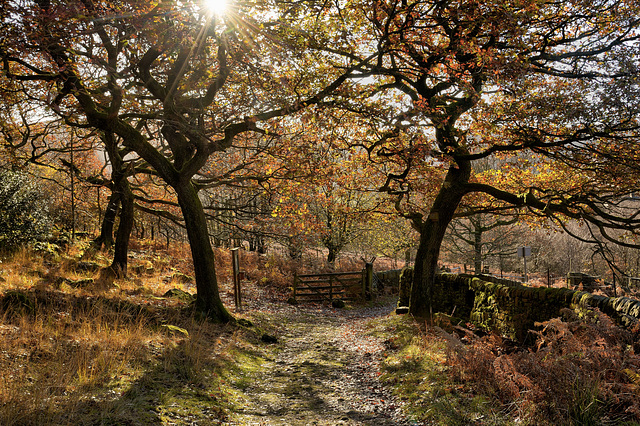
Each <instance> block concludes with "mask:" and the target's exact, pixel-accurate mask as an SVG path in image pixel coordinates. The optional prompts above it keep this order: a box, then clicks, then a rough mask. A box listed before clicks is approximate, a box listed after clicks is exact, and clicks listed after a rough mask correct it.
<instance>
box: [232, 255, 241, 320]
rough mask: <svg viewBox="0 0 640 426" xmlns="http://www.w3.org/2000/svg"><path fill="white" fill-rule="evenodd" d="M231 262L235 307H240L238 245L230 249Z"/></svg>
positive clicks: (238, 308)
mask: <svg viewBox="0 0 640 426" xmlns="http://www.w3.org/2000/svg"><path fill="white" fill-rule="evenodd" d="M231 264H232V265H233V296H234V299H235V304H236V309H237V310H240V309H242V295H241V293H240V260H239V257H238V247H236V248H234V249H231Z"/></svg>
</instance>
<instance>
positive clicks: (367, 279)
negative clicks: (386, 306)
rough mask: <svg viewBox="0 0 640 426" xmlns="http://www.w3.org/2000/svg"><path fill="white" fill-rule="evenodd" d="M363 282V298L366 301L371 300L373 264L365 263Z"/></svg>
mask: <svg viewBox="0 0 640 426" xmlns="http://www.w3.org/2000/svg"><path fill="white" fill-rule="evenodd" d="M363 278H364V280H363V287H364V288H363V290H364V291H363V293H364V294H363V296H364V297H365V299H367V300H371V299H373V263H369V262H367V263H365V266H364V277H363Z"/></svg>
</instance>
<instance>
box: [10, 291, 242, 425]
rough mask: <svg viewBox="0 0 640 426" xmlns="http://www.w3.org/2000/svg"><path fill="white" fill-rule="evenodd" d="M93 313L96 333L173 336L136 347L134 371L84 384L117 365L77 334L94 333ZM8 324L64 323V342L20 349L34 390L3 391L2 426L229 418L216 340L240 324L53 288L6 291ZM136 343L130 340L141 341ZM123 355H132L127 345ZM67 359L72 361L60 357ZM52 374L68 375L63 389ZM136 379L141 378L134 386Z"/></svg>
mask: <svg viewBox="0 0 640 426" xmlns="http://www.w3.org/2000/svg"><path fill="white" fill-rule="evenodd" d="M83 315H84V317H83ZM92 315H96V316H98V317H99V319H100V322H99V323H96V324H94V325H93V326H95V327H108V326H109V325H110V324H111V325H112V326H113V327H114V328H115V327H126V326H127V324H130V325H131V326H132V327H143V328H144V329H145V330H148V331H149V332H150V333H149V335H156V336H157V335H158V334H160V335H161V336H164V338H163V339H161V340H157V341H155V340H151V339H150V340H149V341H146V342H134V341H132V342H131V345H132V349H131V351H132V352H131V353H130V354H129V355H131V357H132V359H130V360H129V361H127V360H126V359H125V361H122V362H132V363H133V364H135V366H134V368H127V367H126V366H122V365H120V366H119V365H117V362H119V361H115V364H114V365H115V367H116V368H115V370H113V371H115V372H116V373H118V375H117V376H114V374H113V373H109V372H108V371H107V373H105V374H104V375H100V374H99V373H95V374H96V377H95V378H94V380H90V381H87V380H85V383H84V384H82V383H80V382H81V380H79V379H78V376H79V375H81V374H85V373H86V374H91V368H94V371H95V370H96V369H97V368H99V366H100V363H103V364H105V363H106V364H108V363H110V362H114V360H113V359H106V358H108V357H109V353H106V354H105V352H104V351H103V348H101V346H100V345H101V342H99V341H96V342H90V341H86V342H85V341H83V340H82V336H81V335H80V336H79V337H78V336H77V335H76V334H74V332H75V331H77V330H76V329H77V328H78V327H83V326H84V327H91V326H92V325H91V320H92ZM0 318H1V319H2V321H1V323H2V324H3V325H5V326H8V325H7V324H13V327H14V328H15V329H20V328H23V329H28V328H30V327H33V329H34V330H35V329H37V327H38V323H42V322H47V321H54V322H55V321H56V319H58V318H64V319H65V320H61V321H59V322H56V323H55V324H56V327H57V324H59V327H60V330H59V335H58V329H57V328H56V329H55V330H56V336H52V337H51V340H52V341H53V340H54V339H55V343H52V344H51V347H48V348H45V349H43V348H42V347H38V346H42V345H41V344H40V343H37V342H36V343H34V345H33V347H31V348H29V347H25V348H21V349H20V350H21V351H22V352H24V353H25V360H24V361H25V364H28V366H27V367H26V368H23V371H24V380H25V382H24V385H25V386H24V389H22V390H20V391H19V392H15V394H13V395H7V394H5V395H2V392H1V391H0V411H4V413H2V414H0V423H2V424H7V425H162V424H167V422H169V423H174V424H194V423H197V424H199V425H207V424H221V422H224V421H226V418H227V414H226V413H225V409H224V407H225V403H224V398H223V393H222V390H221V388H220V381H219V378H218V377H217V375H216V371H217V369H218V368H219V367H220V363H219V360H217V359H216V356H215V351H216V345H217V343H216V342H219V341H220V340H221V339H222V340H224V339H227V340H229V337H230V336H231V335H232V334H233V332H234V330H236V329H237V326H235V325H217V324H211V323H208V322H206V321H199V320H197V319H195V318H194V313H193V310H192V309H190V308H185V307H184V305H177V306H170V307H161V308H157V307H154V308H150V307H148V306H142V305H140V304H137V303H134V302H131V301H128V300H123V299H118V298H117V297H116V298H109V297H106V296H102V295H99V296H78V295H70V294H67V293H62V292H59V291H55V290H49V289H45V290H43V289H29V290H25V291H18V290H15V291H10V292H6V293H5V295H4V297H2V298H0ZM74 321H79V322H82V324H81V325H78V324H77V323H76V322H74ZM169 326H171V327H169ZM187 330H188V331H187ZM187 333H189V334H188V335H187ZM137 337H138V336H130V338H131V339H132V340H135V339H136V338H137ZM142 337H143V338H144V334H143V335H142ZM122 350H123V351H124V350H127V349H126V346H123V349H122ZM60 353H64V354H65V355H66V356H67V357H68V359H67V360H66V361H65V359H61V358H60ZM115 355H116V357H117V356H118V355H120V354H115ZM133 357H135V359H134V358H133ZM82 362H86V363H87V365H89V364H91V366H90V367H87V368H84V369H83V370H82V371H81V367H86V366H84V365H81V364H82ZM52 363H57V364H59V365H52ZM46 369H48V371H49V372H48V373H47V372H45V370H46ZM52 369H53V370H56V369H57V370H58V371H57V374H58V375H59V376H61V377H62V376H67V377H66V380H60V379H58V384H57V385H56V384H52V381H47V379H46V377H42V376H43V375H44V374H48V375H52V374H54V373H52V372H51V370H52ZM39 370H42V371H39ZM140 371H142V374H141V375H140V374H139V372H140ZM41 373H42V374H41ZM129 375H135V378H134V379H133V380H130V379H129V377H130V376H129ZM21 394H22V397H21ZM8 404H10V405H11V407H10V409H9V407H8Z"/></svg>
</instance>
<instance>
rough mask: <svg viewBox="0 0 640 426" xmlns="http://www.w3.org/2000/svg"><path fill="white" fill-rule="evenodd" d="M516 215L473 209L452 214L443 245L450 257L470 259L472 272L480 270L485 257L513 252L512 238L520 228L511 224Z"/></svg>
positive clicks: (511, 253)
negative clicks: (457, 215)
mask: <svg viewBox="0 0 640 426" xmlns="http://www.w3.org/2000/svg"><path fill="white" fill-rule="evenodd" d="M517 220H518V218H517V217H502V216H500V215H496V214H487V213H484V214H483V213H477V214H473V215H470V216H468V217H461V218H456V219H454V220H453V221H452V222H451V225H450V226H449V229H448V230H447V234H446V235H445V237H444V241H443V244H444V249H445V250H446V251H447V253H448V255H449V256H450V260H452V261H456V259H458V262H461V261H462V262H463V263H464V264H465V265H466V264H467V262H470V263H471V264H472V265H473V268H474V273H476V274H480V273H482V272H483V268H482V265H483V264H485V262H486V261H487V259H489V258H500V257H501V256H509V255H513V254H514V253H515V252H516V244H517V240H516V239H515V238H514V237H515V234H516V233H518V231H519V230H521V228H519V229H516V227H515V226H514V225H515V224H516V222H517Z"/></svg>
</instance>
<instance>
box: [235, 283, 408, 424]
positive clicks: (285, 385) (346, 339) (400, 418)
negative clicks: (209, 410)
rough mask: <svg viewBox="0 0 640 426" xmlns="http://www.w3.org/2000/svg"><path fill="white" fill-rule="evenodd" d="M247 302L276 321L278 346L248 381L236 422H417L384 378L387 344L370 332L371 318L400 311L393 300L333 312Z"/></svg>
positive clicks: (253, 314)
mask: <svg viewBox="0 0 640 426" xmlns="http://www.w3.org/2000/svg"><path fill="white" fill-rule="evenodd" d="M245 291H246V290H245ZM251 292H255V289H252V290H250V291H249V293H251ZM245 304H248V305H249V307H248V309H246V310H245V311H244V312H243V314H244V315H245V316H246V317H247V318H251V320H252V321H253V320H255V321H256V322H258V323H268V324H270V325H271V327H272V328H271V329H270V330H269V335H273V336H274V337H276V338H277V342H276V343H274V344H271V345H269V347H268V350H267V353H266V356H265V361H264V363H263V364H262V365H261V366H260V368H259V369H257V370H255V371H253V372H252V374H250V375H249V376H248V377H246V381H245V382H244V383H243V387H244V389H243V390H242V395H241V397H240V401H239V404H238V408H237V410H236V412H235V413H234V414H233V415H231V416H230V418H231V421H230V424H233V425H376V426H386V425H389V426H391V425H411V424H417V423H412V422H410V421H409V420H407V419H406V418H405V416H404V415H403V413H402V408H401V407H402V403H401V401H399V400H397V399H396V398H395V397H394V396H392V395H391V390H390V389H388V388H386V387H385V386H383V385H382V383H381V382H380V381H379V376H380V375H381V374H382V373H381V369H380V363H381V361H382V359H383V356H384V353H385V343H384V341H383V338H382V337H376V336H374V335H372V334H371V333H369V331H370V326H369V323H370V321H371V320H374V319H380V318H384V317H386V316H387V315H390V314H391V313H392V312H393V309H394V307H395V306H394V304H393V301H391V300H387V301H386V302H381V303H378V304H375V305H374V306H372V305H367V306H359V307H349V308H347V309H332V308H330V307H327V306H318V305H316V306H300V305H298V306H291V305H288V304H283V303H278V302H273V301H271V302H265V298H264V297H260V296H259V297H257V298H255V296H254V298H253V299H250V300H248V301H245Z"/></svg>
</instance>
